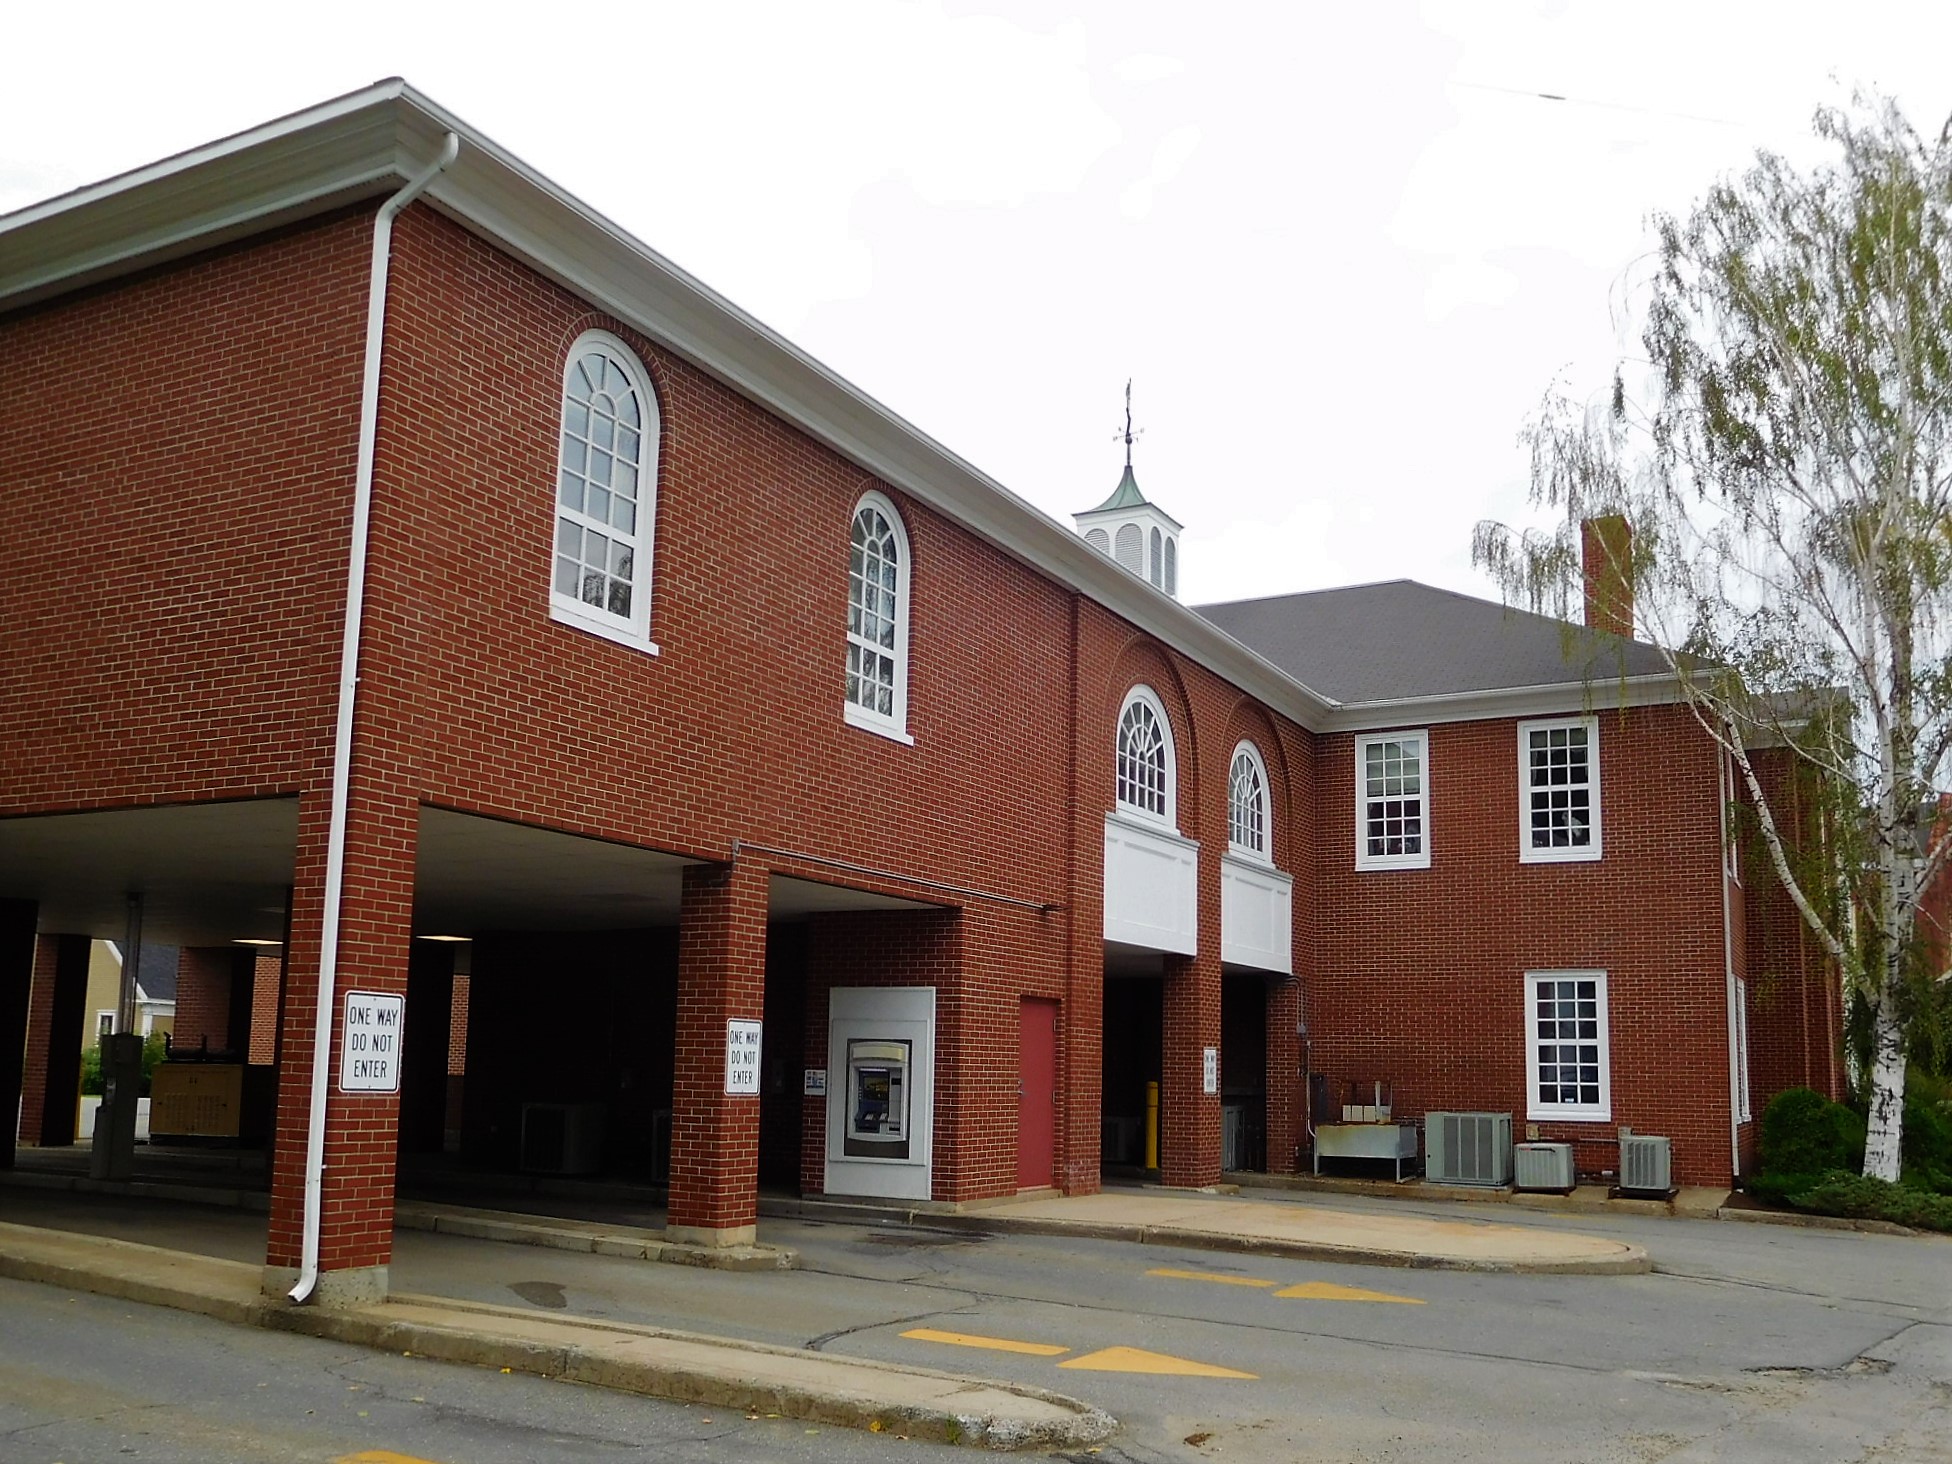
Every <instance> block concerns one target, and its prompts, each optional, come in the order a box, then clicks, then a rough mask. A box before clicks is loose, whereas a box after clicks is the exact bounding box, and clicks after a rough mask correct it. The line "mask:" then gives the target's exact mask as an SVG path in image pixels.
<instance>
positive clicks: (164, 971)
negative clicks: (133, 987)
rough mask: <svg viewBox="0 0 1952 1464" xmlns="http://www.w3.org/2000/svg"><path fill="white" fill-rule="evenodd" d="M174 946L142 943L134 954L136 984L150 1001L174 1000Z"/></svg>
mask: <svg viewBox="0 0 1952 1464" xmlns="http://www.w3.org/2000/svg"><path fill="white" fill-rule="evenodd" d="M176 957H177V951H176V947H175V946H173V945H151V944H150V943H149V942H148V941H144V942H143V943H142V949H141V951H140V952H139V953H138V954H137V956H136V984H137V985H138V986H140V987H141V988H142V994H143V995H144V996H146V997H148V998H149V999H150V1000H151V1001H175V1000H176Z"/></svg>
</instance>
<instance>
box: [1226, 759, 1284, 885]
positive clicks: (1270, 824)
mask: <svg viewBox="0 0 1952 1464" xmlns="http://www.w3.org/2000/svg"><path fill="white" fill-rule="evenodd" d="M1243 757H1244V758H1246V759H1247V760H1248V761H1249V762H1251V763H1252V764H1253V765H1254V774H1255V776H1256V777H1257V778H1258V779H1259V780H1260V790H1261V794H1260V815H1261V845H1262V847H1261V848H1259V849H1256V848H1254V847H1253V845H1251V844H1243V843H1241V842H1240V841H1239V840H1238V839H1236V838H1235V837H1234V767H1235V766H1236V765H1237V764H1238V763H1239V762H1240V760H1241V759H1242V758H1243ZM1227 852H1228V853H1229V854H1232V855H1233V856H1235V857H1236V858H1238V859H1246V860H1250V861H1252V862H1253V863H1255V864H1265V865H1268V866H1270V867H1272V866H1273V864H1274V796H1273V790H1272V789H1271V788H1270V787H1269V786H1268V781H1267V759H1266V758H1264V757H1262V756H1261V750H1260V748H1258V747H1256V746H1255V745H1254V744H1253V742H1252V741H1250V740H1249V739H1247V738H1244V737H1243V738H1242V739H1241V740H1240V741H1239V742H1237V743H1235V744H1234V753H1233V756H1232V757H1230V758H1228V759H1227Z"/></svg>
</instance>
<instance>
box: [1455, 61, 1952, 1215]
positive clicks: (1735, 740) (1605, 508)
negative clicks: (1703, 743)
mask: <svg viewBox="0 0 1952 1464" xmlns="http://www.w3.org/2000/svg"><path fill="white" fill-rule="evenodd" d="M1816 132H1817V135H1818V137H1819V138H1820V139H1822V140H1824V141H1825V142H1826V143H1827V144H1829V145H1830V148H1831V150H1832V151H1831V153H1830V156H1829V158H1828V160H1827V161H1826V162H1824V163H1822V164H1820V165H1819V166H1816V167H1814V168H1812V169H1810V170H1808V171H1799V170H1798V169H1797V168H1795V167H1793V166H1792V165H1791V164H1790V163H1788V162H1786V161H1785V160H1784V159H1783V158H1781V157H1779V156H1776V155H1773V154H1770V153H1767V152H1764V153H1761V154H1759V155H1758V157H1757V158H1756V161H1755V163H1754V164H1753V166H1751V167H1750V168H1748V170H1747V171H1746V172H1744V173H1742V174H1741V175H1740V176H1738V177H1735V178H1731V179H1728V180H1725V181H1723V182H1722V183H1720V184H1718V185H1717V186H1715V187H1714V188H1713V189H1711V190H1710V191H1709V192H1708V194H1707V195H1706V197H1704V198H1703V199H1701V200H1700V201H1699V202H1697V203H1696V204H1695V205H1694V207H1693V208H1692V210H1691V211H1690V212H1688V213H1687V214H1686V215H1685V216H1682V217H1677V216H1667V215H1660V216H1657V217H1656V219H1655V225H1656V229H1657V233H1658V238H1659V253H1658V268H1657V270H1656V271H1655V272H1654V275H1653V278H1652V280H1651V282H1650V283H1649V285H1648V287H1647V290H1646V317H1645V323H1644V328H1643V332H1642V337H1641V338H1642V341H1643V343H1644V345H1645V347H1646V351H1647V356H1648V360H1647V362H1646V363H1645V385H1644V387H1642V388H1639V389H1637V390H1630V389H1629V376H1628V371H1629V369H1630V368H1629V367H1628V366H1627V365H1625V364H1623V366H1622V367H1621V368H1620V370H1619V371H1617V372H1616V374H1615V377H1614V381H1613V386H1612V391H1611V393H1610V399H1609V400H1608V401H1607V402H1606V403H1605V404H1604V405H1603V406H1600V407H1597V408H1592V409H1587V410H1580V409H1578V408H1576V407H1575V406H1573V405H1572V404H1570V403H1569V402H1567V401H1566V400H1565V399H1564V397H1563V396H1559V395H1555V396H1554V397H1551V398H1548V401H1547V404H1546V406H1545V407H1544V408H1543V409H1542V411H1541V412H1540V414H1539V415H1538V416H1537V417H1536V418H1535V419H1534V420H1533V421H1532V422H1531V423H1530V424H1529V425H1528V427H1527V430H1526V434H1525V440H1526V441H1527V442H1528V444H1529V447H1530V450H1531V474H1532V494H1533V501H1534V502H1535V503H1538V504H1543V505H1547V506H1550V507H1553V508H1555V509H1559V510H1563V523H1562V524H1561V526H1560V527H1559V528H1558V529H1556V530H1549V531H1526V532H1515V531H1513V530H1511V529H1509V528H1507V527H1505V526H1503V525H1500V524H1495V523H1483V524H1480V525H1479V526H1478V528H1477V532H1476V535H1475V537H1474V542H1473V558H1474V560H1475V561H1476V562H1477V563H1478V564H1480V565H1482V566H1484V567H1486V568H1488V569H1489V570H1490V571H1491V572H1492V573H1493V575H1494V576H1495V577H1496V578H1497V579H1498V580H1499V582H1500V584H1501V585H1502V586H1503V588H1504V591H1505V594H1506V597H1507V599H1510V600H1516V599H1523V600H1526V601H1528V602H1529V603H1530V604H1531V606H1532V607H1533V608H1535V609H1551V610H1553V611H1555V612H1556V613H1559V614H1561V615H1564V614H1565V613H1566V611H1567V609H1568V608H1569V606H1570V605H1571V604H1572V603H1573V601H1574V599H1575V598H1576V596H1577V595H1578V594H1579V592H1580V591H1581V589H1582V575H1581V568H1580V524H1581V522H1582V521H1583V520H1585V519H1588V518H1593V517H1600V516H1605V515H1619V516H1621V517H1622V518H1624V519H1625V520H1626V523H1627V525H1628V527H1629V529H1630V532H1629V533H1608V534H1605V535H1602V536H1601V539H1602V542H1603V544H1604V546H1605V547H1606V549H1607V551H1608V552H1609V553H1610V554H1612V555H1614V556H1616V563H1615V564H1614V565H1613V566H1611V570H1610V572H1614V573H1621V574H1628V575H1631V577H1632V581H1631V582H1632V583H1633V585H1634V587H1635V598H1636V618H1637V626H1636V629H1637V633H1638V634H1640V635H1641V636H1642V637H1643V638H1645V639H1647V640H1650V641H1652V642H1654V643H1655V644H1657V645H1659V646H1660V647H1661V648H1662V649H1663V651H1664V652H1665V653H1666V655H1667V658H1668V662H1669V665H1670V667H1671V668H1672V669H1673V671H1674V672H1675V674H1676V676H1677V678H1678V681H1679V684H1680V685H1681V687H1682V689H1683V694H1684V697H1685V699H1686V702H1687V704H1688V705H1689V706H1690V707H1691V708H1692V709H1693V710H1694V712H1695V714H1696V716H1697V718H1698V719H1699V721H1700V723H1701V725H1702V727H1703V728H1704V729H1705V730H1706V732H1707V733H1708V735H1709V736H1711V737H1713V738H1714V739H1715V740H1716V741H1718V742H1719V743H1721V745H1722V746H1723V747H1724V748H1725V749H1727V751H1728V753H1729V754H1730V755H1731V757H1732V758H1733V759H1734V761H1735V763H1736V765H1737V766H1738V767H1739V769H1740V776H1741V779H1742V780H1743V782H1744V783H1745V785H1746V788H1747V791H1748V794H1749V803H1750V809H1749V814H1748V816H1749V817H1750V819H1751V820H1752V822H1753V825H1754V828H1753V833H1754V835H1755V837H1756V839H1757V841H1758V843H1759V845H1760V847H1761V849H1762V850H1763V851H1765V852H1766V857H1767V860H1768V862H1769V863H1770V865H1772V866H1773V868H1774V871H1775V874H1776V876H1777V877H1778V878H1779V879H1780V880H1781V881H1782V884H1783V886H1784V888H1785V889H1786V890H1787V892H1788V894H1789V897H1790V899H1791V900H1792V901H1793V902H1794V903H1795V905H1796V908H1797V910H1798V911H1799V912H1800V913H1801V915H1802V918H1803V920H1804V922H1805V923H1806V924H1807V926H1808V927H1809V929H1810V931H1811V932H1812V933H1813V935H1814V936H1815V938H1816V940H1817V941H1818V942H1819V943H1820V944H1821V946H1822V947H1823V948H1824V949H1825V950H1826V951H1827V952H1828V953H1829V955H1830V957H1831V958H1832V959H1833V960H1834V961H1835V962H1836V963H1837V965H1838V967H1839V969H1840V970H1841V971H1842V973H1843V975H1844V979H1845V982H1846V988H1847V990H1848V991H1849V992H1850V993H1851V1000H1852V1002H1853V1006H1854V1010H1855V1012H1856V1015H1857V1017H1858V1023H1857V1026H1858V1028H1859V1030H1860V1031H1861V1033H1862V1034H1863V1038H1864V1044H1863V1045H1864V1048H1865V1052H1864V1058H1865V1071H1864V1073H1863V1080H1864V1082H1865V1085H1866V1088H1867V1091H1868V1097H1869V1105H1870V1113H1869V1135H1868V1139H1867V1142H1866V1145H1865V1151H1864V1173H1865V1174H1866V1175H1868V1176H1872V1177H1874V1178H1880V1179H1885V1180H1896V1179H1897V1177H1898V1173H1899V1163H1900V1147H1901V1139H1902V1127H1903V1118H1904V1094H1905V1071H1906V1061H1907V1034H1908V1032H1909V1031H1910V1030H1911V1029H1912V1027H1913V1026H1914V1024H1915V1022H1916V1020H1917V1019H1918V1018H1919V1016H1920V1014H1921V1013H1922V1012H1923V1011H1925V1010H1926V1009H1928V1008H1929V1007H1931V1006H1935V1005H1937V1003H1936V1002H1935V1001H1934V1000H1933V997H1934V994H1935V984H1936V983H1937V982H1939V981H1940V980H1942V979H1943V978H1942V975H1941V973H1939V972H1937V971H1932V970H1928V969H1926V962H1927V959H1928V954H1929V952H1930V951H1931V949H1932V945H1931V943H1928V942H1926V941H1924V940H1922V939H1921V938H1919V934H1918V932H1917V931H1916V930H1915V923H1916V915H1917V911H1918V905H1919V896H1920V892H1921V890H1923V889H1925V888H1927V887H1928V886H1929V885H1930V884H1931V882H1932V881H1933V880H1934V879H1935V878H1937V877H1938V875H1939V873H1940V870H1941V867H1942V866H1943V864H1944V863H1945V860H1946V857H1947V852H1948V848H1952V840H1946V839H1929V838H1928V839H1927V840H1926V841H1925V842H1926V843H1927V844H1928V845H1929V852H1928V853H1926V854H1925V855H1923V857H1921V855H1920V847H1921V845H1920V840H1919V833H1918V830H1919V827H1920V821H1921V819H1920V811H1921V809H1930V810H1932V813H1931V815H1928V816H1927V822H1928V824H1929V821H1930V820H1931V819H1932V818H1933V817H1935V814H1936V807H1937V804H1936V794H1935V792H1934V789H1935V787H1936V786H1937V783H1938V782H1939V779H1940V773H1941V769H1942V766H1943V764H1944V762H1945V759H1946V754H1947V748H1948V743H1952V662H1949V661H1948V624H1947V614H1946V611H1947V606H1948V591H1952V514H1949V513H1948V510H1949V509H1952V501H1949V500H1952V152H1949V149H1948V135H1952V122H1948V124H1947V128H1946V130H1943V131H1941V132H1940V133H1939V134H1938V136H1937V137H1935V138H1932V139H1929V140H1927V139H1926V138H1923V137H1921V136H1920V135H1919V134H1918V133H1916V132H1915V131H1914V130H1913V129H1912V127H1911V126H1910V124H1909V123H1908V122H1907V121H1906V120H1905V118H1904V116H1903V115H1902V114H1901V113H1900V111H1899V110H1898V108H1897V107H1896V105H1895V104H1893V103H1890V102H1888V101H1880V100H1866V99H1864V98H1861V97H1860V98H1858V99H1857V101H1856V103H1855V104H1854V105H1853V106H1852V107H1851V108H1850V109H1848V110H1844V109H1825V110H1823V111H1821V112H1819V113H1818V114H1817V118H1816ZM1631 369H1632V370H1633V373H1634V375H1635V377H1638V376H1639V375H1640V370H1641V368H1640V366H1638V365H1636V366H1634V367H1633V368H1631ZM1763 745H1773V746H1779V747H1784V748H1788V749H1790V750H1791V752H1792V753H1793V755H1794V759H1795V766H1796V767H1797V768H1798V769H1799V770H1800V775H1799V776H1797V777H1795V778H1794V779H1791V780H1789V781H1788V783H1784V782H1783V781H1779V780H1775V779H1772V778H1767V777H1765V776H1763V775H1761V774H1759V772H1758V762H1759V759H1757V758H1753V757H1752V756H1751V752H1750V749H1752V748H1756V747H1760V746H1763Z"/></svg>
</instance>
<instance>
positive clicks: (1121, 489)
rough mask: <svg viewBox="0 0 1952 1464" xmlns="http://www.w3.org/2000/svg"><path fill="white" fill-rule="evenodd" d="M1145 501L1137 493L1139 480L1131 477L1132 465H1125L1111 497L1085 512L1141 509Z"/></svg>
mask: <svg viewBox="0 0 1952 1464" xmlns="http://www.w3.org/2000/svg"><path fill="white" fill-rule="evenodd" d="M1145 501H1146V497H1145V494H1143V493H1141V492H1140V491H1139V480H1138V479H1137V478H1134V477H1133V476H1132V465H1131V464H1130V463H1127V464H1126V465H1125V476H1124V477H1122V478H1120V479H1119V480H1118V486H1117V487H1116V488H1114V489H1113V490H1112V496H1111V497H1110V498H1107V499H1106V500H1105V501H1104V502H1103V503H1101V504H1099V505H1098V506H1097V507H1096V508H1092V509H1087V510H1086V512H1087V513H1103V512H1105V510H1106V509H1110V508H1142V507H1144V506H1145Z"/></svg>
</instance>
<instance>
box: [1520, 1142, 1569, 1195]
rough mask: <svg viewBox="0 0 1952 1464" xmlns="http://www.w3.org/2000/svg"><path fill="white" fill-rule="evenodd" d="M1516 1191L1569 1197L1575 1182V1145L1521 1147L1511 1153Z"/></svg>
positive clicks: (1524, 1145) (1530, 1145)
mask: <svg viewBox="0 0 1952 1464" xmlns="http://www.w3.org/2000/svg"><path fill="white" fill-rule="evenodd" d="M1511 1160H1512V1163H1511V1184H1512V1188H1513V1189H1521V1190H1557V1191H1558V1192H1559V1193H1560V1194H1562V1195H1563V1194H1567V1193H1569V1192H1570V1191H1571V1190H1572V1187H1573V1184H1574V1179H1573V1169H1572V1145H1571V1144H1517V1145H1514V1146H1513V1148H1512V1151H1511Z"/></svg>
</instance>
